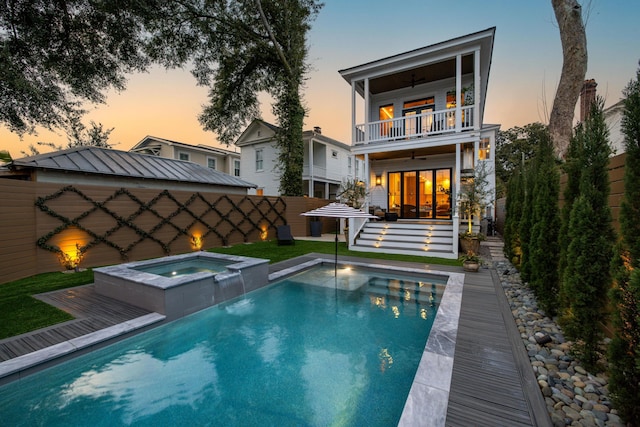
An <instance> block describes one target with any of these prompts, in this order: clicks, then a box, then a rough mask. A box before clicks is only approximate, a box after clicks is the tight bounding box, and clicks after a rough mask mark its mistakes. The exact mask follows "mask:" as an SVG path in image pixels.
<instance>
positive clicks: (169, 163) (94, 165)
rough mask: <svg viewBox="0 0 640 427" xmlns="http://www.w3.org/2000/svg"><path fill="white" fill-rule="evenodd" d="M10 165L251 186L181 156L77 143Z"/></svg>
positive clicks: (11, 166)
mask: <svg viewBox="0 0 640 427" xmlns="http://www.w3.org/2000/svg"><path fill="white" fill-rule="evenodd" d="M9 167H10V168H12V169H24V168H33V169H51V170H61V171H67V172H81V173H92V174H101V175H112V176H120V177H123V176H124V177H131V178H144V179H159V180H168V181H183V182H191V183H201V184H213V185H226V186H232V187H244V188H255V187H257V186H256V185H255V184H251V183H249V182H247V181H244V180H242V179H240V178H237V177H235V176H231V175H229V174H226V173H222V172H219V171H216V170H213V169H211V168H207V167H204V166H201V165H199V164H196V163H191V162H187V161H183V160H176V159H167V158H164V157H157V156H151V155H147V154H139V153H131V152H127V151H119V150H111V149H106V148H99V147H77V148H70V149H67V150H61V151H55V152H51V153H45V154H38V155H36V156H29V157H23V158H21V159H16V160H14V161H13V162H11V164H10V165H9Z"/></svg>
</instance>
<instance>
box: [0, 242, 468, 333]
mask: <svg viewBox="0 0 640 427" xmlns="http://www.w3.org/2000/svg"><path fill="white" fill-rule="evenodd" d="M210 251H211V252H217V253H224V254H231V255H242V256H248V257H255V258H267V259H269V260H271V263H276V262H280V261H284V260H287V259H289V258H295V257H297V256H300V255H305V254H308V253H310V252H317V253H323V254H334V253H335V242H317V241H308V240H296V243H295V245H287V246H278V244H277V241H265V242H258V243H251V244H239V245H235V246H232V247H228V248H214V249H210ZM338 256H356V257H361V258H378V259H386V260H396V261H409V262H419V263H423V264H441V265H456V266H459V265H461V263H460V261H458V260H455V259H454V260H450V259H441V258H432V257H420V256H407V255H393V254H382V253H369V252H354V251H350V250H349V249H347V246H346V244H345V243H339V244H338ZM89 283H93V271H92V270H86V271H83V272H79V273H69V274H65V273H61V272H55V273H45V274H39V275H36V276H32V277H28V278H26V279H21V280H16V281H14V282H9V283H5V284H2V285H0V339H3V338H8V337H12V336H16V335H20V334H23V333H26V332H30V331H33V330H36V329H40V328H44V327H47V326H51V325H54V324H56V323H60V322H64V321H67V320H71V319H72V318H73V317H72V316H71V315H70V314H68V313H66V312H64V311H62V310H58V309H57V308H55V307H52V306H50V305H48V304H45V303H43V302H41V301H39V300H37V299H35V298H33V297H32V295H35V294H40V293H44V292H50V291H55V290H58V289H64V288H71V287H74V286H80V285H86V284H89Z"/></svg>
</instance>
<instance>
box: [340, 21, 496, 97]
mask: <svg viewBox="0 0 640 427" xmlns="http://www.w3.org/2000/svg"><path fill="white" fill-rule="evenodd" d="M495 31H496V27H491V28H487V29H486V30H482V31H478V32H475V33H471V34H467V35H464V36H461V37H456V38H453V39H450V40H447V41H443V42H440V43H436V44H432V45H429V46H425V47H421V48H419V49H414V50H410V51H408V52H404V53H400V54H397V55H393V56H389V57H386V58H382V59H378V60H376V61H371V62H367V63H364V64H361V65H357V66H355V67H351V68H346V69H343V70H340V71H339V73H340V75H341V76H342V77H343V78H344V79H345V80H346V81H347V83H349V84H352V83H353V84H355V89H356V91H357V92H358V93H359V94H360V95H361V96H363V97H364V80H365V79H368V81H369V91H370V93H373V94H376V93H382V92H389V91H391V90H395V89H400V88H402V87H413V84H414V83H415V79H416V78H417V79H418V80H420V81H421V82H429V81H436V80H441V79H443V78H446V77H452V76H455V62H456V61H455V58H456V56H457V55H458V54H459V55H461V56H462V64H461V65H462V74H467V73H469V72H471V71H472V70H473V63H474V60H473V59H474V58H473V52H474V51H475V50H476V49H480V58H479V59H480V70H481V72H480V78H481V96H480V98H481V100H482V102H483V104H484V99H485V97H486V89H487V84H488V80H489V70H490V69H491V58H492V55H493V42H494V37H495ZM452 73H453V74H452Z"/></svg>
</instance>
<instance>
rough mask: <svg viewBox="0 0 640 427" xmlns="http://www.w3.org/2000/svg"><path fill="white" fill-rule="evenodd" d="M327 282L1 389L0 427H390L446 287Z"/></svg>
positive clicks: (429, 280)
mask: <svg viewBox="0 0 640 427" xmlns="http://www.w3.org/2000/svg"><path fill="white" fill-rule="evenodd" d="M332 276H333V267H332V266H331V267H321V268H314V269H312V270H310V271H308V272H306V273H303V274H302V275H296V276H293V277H291V278H289V279H286V280H284V281H282V282H279V283H277V284H274V285H271V286H268V287H266V288H263V289H261V290H258V291H255V292H252V293H250V294H248V295H247V296H245V297H241V298H239V299H235V300H233V301H230V302H227V303H223V304H221V305H219V306H215V307H212V308H209V309H206V310H203V311H201V312H199V313H196V314H194V315H191V316H188V317H186V318H183V319H181V320H178V321H175V322H172V323H169V324H167V325H165V326H162V327H159V328H157V329H154V330H152V331H149V332H146V333H144V334H141V335H138V336H136V337H134V338H132V339H128V340H126V341H123V342H121V343H118V344H115V345H113V346H110V347H108V348H106V349H103V350H100V351H97V352H95V353H92V354H90V355H86V356H82V357H80V358H78V359H75V360H74V361H72V362H69V363H65V364H62V365H59V366H57V367H54V368H52V369H49V370H46V371H43V372H41V373H37V374H34V375H32V376H29V377H27V378H25V379H23V380H21V381H18V382H15V383H12V384H9V385H7V386H5V387H3V388H0V414H1V418H2V419H3V421H4V422H7V423H9V424H11V425H38V424H46V425H69V424H70V423H71V424H73V423H74V420H80V422H81V424H95V425H118V424H123V425H126V424H136V425H176V424H189V425H201V424H210V425H220V424H222V425H258V424H260V425H364V424H366V425H392V424H396V423H398V420H399V419H400V416H401V414H403V407H404V406H406V405H405V400H407V394H408V393H409V389H410V388H411V390H412V392H411V394H412V393H413V388H414V387H415V386H416V384H415V382H414V383H413V385H412V381H413V380H414V375H415V373H416V369H417V368H418V363H419V362H420V361H421V358H422V360H423V361H424V359H425V356H424V354H423V350H425V341H426V340H427V336H429V330H430V328H431V325H432V324H433V321H434V318H435V314H436V307H437V305H438V303H439V301H440V299H441V297H442V292H443V290H444V287H443V286H442V282H440V283H438V280H436V279H439V278H438V277H437V276H430V275H427V276H424V275H419V276H413V277H411V276H407V275H403V274H399V273H398V272H397V271H396V272H390V273H388V272H387V273H385V272H383V271H378V270H376V271H375V272H374V273H373V274H368V273H366V272H362V271H359V270H355V271H352V272H347V273H346V274H345V275H343V276H341V277H340V278H339V279H340V280H341V287H344V286H345V283H346V288H348V289H353V290H351V291H349V290H346V291H345V290H342V289H340V290H338V289H337V288H336V287H335V286H334V287H331V283H332V280H331V278H332ZM445 280H446V279H445ZM411 283H412V284H411ZM439 333H440V334H442V331H440V332H439ZM445 334H446V331H445ZM437 341H438V340H436V342H437ZM430 342H431V339H430ZM441 344H442V343H440V344H438V346H441ZM427 347H429V345H427ZM425 353H426V352H425ZM420 363H421V365H422V362H420ZM434 368H435V369H438V367H437V366H435V367H434V366H432V367H431V369H434ZM420 370H421V369H420ZM416 377H417V376H416ZM46 390H49V392H48V393H44V392H43V391H46ZM410 397H411V395H410ZM407 402H408V401H407ZM445 403H446V402H445ZM405 412H406V410H405ZM402 416H403V417H404V414H403V415H402Z"/></svg>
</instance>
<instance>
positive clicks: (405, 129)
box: [355, 105, 476, 144]
mask: <svg viewBox="0 0 640 427" xmlns="http://www.w3.org/2000/svg"><path fill="white" fill-rule="evenodd" d="M457 111H458V110H457V109H446V110H438V111H428V112H425V113H422V114H413V115H406V116H404V117H396V118H393V119H389V120H379V121H375V122H369V123H364V124H358V125H356V132H355V143H356V144H369V143H373V142H386V141H395V140H400V139H414V138H416V139H417V138H427V137H429V136H435V135H443V134H449V133H455V132H463V131H469V130H473V129H474V114H476V108H475V105H469V106H462V107H460V117H459V118H458V117H457V115H456V112H457Z"/></svg>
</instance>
